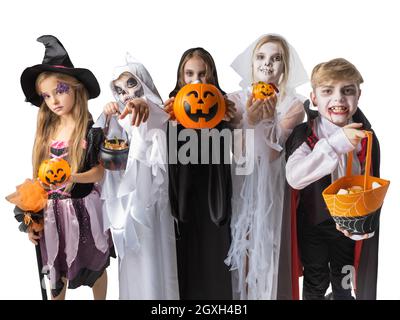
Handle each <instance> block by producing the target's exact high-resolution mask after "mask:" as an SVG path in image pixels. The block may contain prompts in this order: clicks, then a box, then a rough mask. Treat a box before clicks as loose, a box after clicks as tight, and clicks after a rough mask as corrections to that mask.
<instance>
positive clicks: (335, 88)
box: [286, 58, 379, 299]
mask: <svg viewBox="0 0 400 320" xmlns="http://www.w3.org/2000/svg"><path fill="white" fill-rule="evenodd" d="M362 82H363V79H362V77H361V75H360V73H359V72H358V70H357V69H356V68H355V67H354V66H353V65H352V64H351V63H350V62H348V61H346V60H345V59H341V58H339V59H333V60H331V61H328V62H324V63H320V64H319V65H317V66H316V67H315V68H314V70H313V72H312V76H311V83H312V87H313V91H312V93H311V99H312V102H313V104H314V106H317V107H318V112H316V111H313V110H310V109H309V103H305V104H304V105H305V107H306V111H307V115H308V122H307V123H303V124H301V125H299V126H297V127H296V128H295V129H294V131H293V133H292V134H291V136H290V137H289V139H288V141H287V143H286V150H287V157H288V160H287V165H286V177H287V181H288V183H289V184H290V186H291V187H292V188H293V190H292V195H291V198H290V200H289V201H288V207H290V206H291V211H292V221H293V225H292V237H293V238H292V241H291V243H292V254H293V257H292V264H293V265H294V266H295V267H294V268H293V273H292V282H293V298H294V299H296V298H298V296H299V295H298V292H296V290H297V291H298V284H296V282H297V281H298V276H299V272H298V270H299V266H300V264H299V263H298V262H297V257H298V251H297V249H299V251H300V258H301V263H302V265H303V275H304V280H303V299H324V298H325V292H326V290H327V289H328V286H329V284H330V283H331V285H332V297H333V299H353V297H352V295H351V286H350V283H348V284H346V281H343V280H344V277H345V276H348V272H344V271H343V270H344V269H343V267H345V266H347V267H348V266H354V268H355V272H356V274H355V275H356V277H355V280H356V296H357V299H375V298H376V279H377V278H376V276H377V259H378V255H377V251H378V233H379V232H378V230H376V231H375V234H374V233H371V234H366V235H364V236H363V237H362V239H364V240H362V241H353V240H352V239H355V240H358V239H359V237H360V236H357V237H358V238H356V236H352V235H351V234H348V233H347V234H346V233H345V232H343V233H345V235H346V236H345V235H343V234H342V232H340V231H341V230H339V229H338V230H337V227H336V226H335V222H334V221H333V219H332V217H331V216H330V214H329V212H328V209H327V208H326V204H325V202H324V200H323V198H322V191H323V190H324V189H325V188H326V187H327V186H328V185H330V184H331V182H333V181H334V180H336V179H338V178H340V177H342V176H344V175H345V173H346V162H347V154H348V152H351V151H352V152H353V155H354V156H353V166H352V173H353V174H356V175H359V174H360V173H363V170H364V166H365V155H366V137H365V136H366V135H365V133H364V132H363V130H370V131H372V129H371V124H370V123H369V122H368V120H367V119H366V117H365V116H364V115H363V113H362V112H361V110H360V109H359V108H358V99H359V97H360V94H361V90H360V84H361V83H362ZM307 102H308V101H307ZM372 175H373V176H377V177H378V176H379V143H378V140H377V137H376V135H375V134H373V143H372ZM376 217H379V212H378V213H377V215H376ZM296 220H297V222H296ZM296 233H297V237H296ZM371 237H372V238H371ZM368 238H370V239H368ZM297 240H298V243H297ZM297 246H298V247H297ZM355 275H354V274H353V275H352V276H353V279H354V276H355Z"/></svg>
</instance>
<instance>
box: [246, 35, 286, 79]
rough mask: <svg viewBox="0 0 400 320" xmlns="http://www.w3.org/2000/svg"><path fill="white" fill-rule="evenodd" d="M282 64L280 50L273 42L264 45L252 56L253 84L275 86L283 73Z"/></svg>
mask: <svg viewBox="0 0 400 320" xmlns="http://www.w3.org/2000/svg"><path fill="white" fill-rule="evenodd" d="M283 69H284V64H283V57H282V50H281V47H280V45H279V44H277V43H275V42H267V43H264V44H263V45H262V46H261V47H260V48H258V50H256V52H254V56H253V78H254V79H253V80H254V82H258V81H263V82H266V83H269V82H272V83H273V84H275V85H276V86H277V85H278V84H279V79H280V77H281V75H282V73H283Z"/></svg>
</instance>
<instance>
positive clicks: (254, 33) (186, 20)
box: [0, 0, 400, 299]
mask: <svg viewBox="0 0 400 320" xmlns="http://www.w3.org/2000/svg"><path fill="white" fill-rule="evenodd" d="M396 3H398V1H394V0H393V1H389V0H380V1H365V0H364V1H350V0H345V1H341V0H335V1H333V0H331V1H282V0H279V1H267V0H256V1H252V0H241V1H232V0H231V1H229V2H228V1H226V2H224V1H217V0H211V1H209V0H201V1H200V0H198V1H172V0H164V1H162V0H160V1H154V0H153V1H151V0H146V1H134V0H130V1H118V0H114V1H107V2H106V3H104V4H103V3H102V2H100V1H95V2H94V1H82V0H79V1H75V0H69V1H68V0H65V1H17V0H14V1H1V4H0V35H1V39H0V43H1V50H0V88H1V89H0V90H1V107H0V108H1V119H0V121H1V122H2V123H1V125H0V130H1V137H2V142H3V147H1V149H2V150H1V156H0V161H1V164H0V168H1V170H2V173H1V183H0V207H1V211H0V217H1V220H0V221H1V225H2V230H1V232H0V249H1V258H0V259H1V261H0V299H40V292H39V287H38V280H37V271H36V265H35V250H34V248H33V245H32V244H31V243H30V242H28V239H27V236H26V235H25V234H22V233H20V232H18V230H17V222H16V221H15V220H14V218H13V213H12V209H13V206H12V205H11V204H9V203H8V202H6V201H5V200H4V197H5V196H6V195H7V194H9V193H11V192H13V191H14V187H15V186H16V185H17V184H19V183H21V182H23V181H24V179H25V178H28V177H30V176H31V158H30V157H31V151H32V145H33V138H34V132H35V125H36V113H37V108H36V107H33V106H31V105H29V104H28V103H25V102H24V96H23V93H22V90H21V87H20V82H19V78H20V75H21V73H22V71H23V70H24V68H26V67H28V66H32V65H34V64H39V63H41V61H42V58H43V54H44V47H43V45H42V44H40V43H38V42H36V40H35V39H36V38H37V37H39V36H40V35H43V34H53V35H55V36H57V37H58V38H59V39H60V41H61V42H62V43H63V44H64V46H65V48H66V49H67V51H68V52H69V55H70V58H71V60H72V62H73V63H74V64H75V66H76V67H85V68H88V69H90V70H92V71H93V73H94V74H95V75H96V76H97V78H98V80H99V83H100V85H101V87H102V93H101V95H100V97H99V98H97V99H95V100H93V101H90V106H89V107H90V111H91V112H92V114H93V116H94V118H97V116H98V115H99V113H100V112H101V110H102V107H103V105H104V104H105V103H106V102H107V101H109V100H110V99H112V96H111V92H110V90H109V89H108V88H109V87H108V83H109V81H110V79H111V74H112V70H113V68H114V67H115V66H117V65H122V64H124V55H125V52H126V51H130V52H131V53H132V55H133V56H135V57H136V59H138V60H140V61H141V62H142V63H143V64H144V65H145V66H146V67H147V68H148V70H149V71H150V73H151V75H152V77H153V79H154V82H155V84H156V86H157V87H158V89H159V91H160V94H161V95H162V98H163V99H166V98H167V96H168V93H169V92H170V91H171V90H172V89H173V88H174V86H175V81H176V69H177V66H178V62H179V59H180V57H181V54H182V53H183V52H184V51H185V50H186V49H188V48H190V47H194V46H202V47H204V48H205V49H207V50H208V51H210V53H211V54H212V55H213V57H214V59H215V62H216V65H217V69H218V74H219V80H220V84H221V87H222V88H223V89H224V90H225V91H227V92H232V91H235V90H237V89H239V87H238V82H239V77H238V76H237V75H236V74H235V72H234V71H233V70H232V69H231V68H230V66H229V65H230V63H231V62H232V61H233V59H234V58H235V57H236V56H237V55H238V54H239V53H240V52H241V51H242V50H244V49H245V48H246V47H247V46H248V45H249V44H250V43H251V42H252V41H253V40H255V39H256V38H257V37H258V36H260V35H261V34H263V33H269V32H273V33H279V34H282V35H283V36H285V37H286V38H287V39H288V40H289V42H290V43H291V44H292V45H293V46H294V47H295V48H296V49H297V51H298V53H299V55H300V57H301V58H302V60H303V63H304V65H305V67H306V70H307V72H308V73H309V74H310V73H311V70H312V68H313V67H314V65H316V64H317V63H319V62H322V61H326V60H328V59H332V58H336V57H344V58H346V59H348V60H350V61H351V62H353V63H354V64H355V65H356V66H357V68H358V69H359V70H360V72H361V74H362V75H363V77H364V80H365V83H364V84H363V86H362V96H361V99H360V104H359V105H360V106H361V107H362V109H363V111H364V113H365V114H366V115H367V117H368V118H369V120H370V121H371V122H372V124H373V128H374V129H375V131H376V132H377V134H378V136H379V139H380V142H381V152H382V161H381V176H382V177H383V178H386V179H389V180H391V186H390V188H389V192H388V194H387V196H386V200H385V204H384V206H383V211H382V215H381V241H380V264H379V278H378V298H379V299H399V298H400V291H399V290H398V288H399V285H400V279H399V277H398V276H396V275H397V274H398V266H399V264H400V263H399V262H400V258H399V257H400V255H399V253H398V243H399V236H398V235H399V225H400V214H399V212H398V211H399V210H398V208H399V198H400V197H399V196H400V194H399V190H400V189H399V170H398V168H399V166H398V159H396V157H397V155H398V153H397V149H398V145H399V143H398V142H396V141H398V138H397V135H398V132H399V131H398V129H399V127H400V124H399V116H400V113H399V109H400V106H399V96H398V94H399V88H398V87H397V86H398V85H399V84H400V82H399V80H398V78H399V74H400V67H399V58H400V49H399V44H398V43H399V38H398V34H396V32H395V30H400V23H399V12H400V10H399V5H396ZM299 91H300V93H302V94H303V95H306V96H308V94H309V91H310V88H309V85H304V86H302V87H301V88H300V90H299ZM396 163H397V165H396ZM108 271H109V294H108V298H109V299H117V298H118V278H117V277H118V274H117V262H116V261H115V260H113V261H112V265H111V267H110V268H109V269H108ZM140 276H141V275H138V277H140ZM67 298H69V299H91V290H90V289H88V288H79V289H77V290H70V291H68V292H67Z"/></svg>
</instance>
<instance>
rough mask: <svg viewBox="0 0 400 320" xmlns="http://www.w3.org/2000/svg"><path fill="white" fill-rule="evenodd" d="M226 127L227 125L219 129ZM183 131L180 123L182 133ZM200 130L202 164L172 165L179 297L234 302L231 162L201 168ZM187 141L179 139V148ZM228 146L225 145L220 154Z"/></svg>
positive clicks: (198, 131) (169, 170)
mask: <svg viewBox="0 0 400 320" xmlns="http://www.w3.org/2000/svg"><path fill="white" fill-rule="evenodd" d="M226 127H227V125H226V123H225V122H224V121H223V122H221V123H220V124H219V125H218V126H217V127H216V129H218V130H222V129H224V128H226ZM183 129H184V128H183V127H182V126H181V125H179V124H178V128H177V131H178V135H179V132H180V131H181V130H183ZM169 130H171V128H169ZM196 132H197V136H198V143H199V148H198V151H199V162H198V163H199V164H191V163H189V164H181V163H179V161H178V164H171V163H170V164H169V166H168V172H169V198H170V202H171V210H172V215H173V216H174V217H175V219H176V221H177V223H176V225H175V226H176V237H177V240H176V247H177V261H178V279H179V294H180V298H181V299H183V300H187V299H232V285H231V274H230V271H229V268H228V266H226V265H225V263H224V259H225V258H226V255H227V253H228V250H229V246H230V242H231V235H230V226H229V225H230V217H231V211H232V210H231V197H232V181H231V169H230V164H223V163H222V164H200V150H201V143H200V141H201V139H200V130H196ZM222 140H223V139H222ZM185 143H186V142H181V141H178V144H177V145H178V150H179V147H181V146H182V145H183V144H185ZM224 146H225V141H224V142H223V141H221V144H220V148H221V153H220V154H221V155H222V154H223V150H224ZM169 148H171V146H169ZM170 151H171V150H170ZM211 159H212V150H211V139H210V161H211ZM221 162H222V160H221Z"/></svg>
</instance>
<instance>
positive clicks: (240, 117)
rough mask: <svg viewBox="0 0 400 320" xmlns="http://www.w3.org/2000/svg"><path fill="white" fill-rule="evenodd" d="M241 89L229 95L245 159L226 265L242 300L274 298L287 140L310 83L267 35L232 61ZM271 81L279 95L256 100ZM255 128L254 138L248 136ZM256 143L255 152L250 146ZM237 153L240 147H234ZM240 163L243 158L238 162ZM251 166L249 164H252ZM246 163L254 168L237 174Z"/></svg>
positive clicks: (294, 58) (288, 51)
mask: <svg viewBox="0 0 400 320" xmlns="http://www.w3.org/2000/svg"><path fill="white" fill-rule="evenodd" d="M232 68H233V69H234V70H235V71H236V72H237V73H238V74H239V75H240V76H241V77H242V81H241V83H240V85H241V87H242V88H243V90H241V91H238V92H234V93H231V94H229V95H228V97H229V99H231V100H232V101H233V102H234V103H235V104H236V106H237V109H238V113H237V116H236V117H235V120H234V122H235V123H236V127H237V128H241V129H244V130H243V132H242V133H241V134H240V135H239V136H238V135H235V150H237V147H238V146H239V145H242V146H243V149H244V148H245V147H247V149H248V150H245V151H243V153H244V152H246V157H245V159H244V160H243V159H242V160H239V159H238V158H235V159H236V161H237V162H236V166H232V167H233V170H232V179H233V194H235V195H237V196H236V197H233V198H232V210H233V213H232V222H231V229H232V244H231V247H230V249H229V253H228V257H227V259H226V263H227V264H228V265H230V266H231V270H233V278H234V279H235V280H234V288H233V289H234V294H235V295H239V298H240V299H276V298H277V282H278V278H277V274H278V264H279V250H280V240H281V225H282V211H283V198H284V187H285V170H284V169H285V158H284V144H285V141H286V139H287V137H288V136H289V134H290V133H291V131H292V129H293V128H294V127H295V126H296V125H297V124H299V123H301V122H302V121H303V118H304V111H303V107H302V100H303V98H302V97H300V96H298V95H297V94H296V91H295V88H296V87H297V86H299V85H301V84H303V83H305V82H307V75H306V72H305V70H304V68H303V65H302V63H301V61H300V59H299V57H298V55H297V53H296V51H295V50H294V48H293V47H291V46H290V45H289V44H288V43H287V41H286V40H285V39H284V38H282V37H281V36H279V35H273V34H267V35H263V36H261V37H260V38H259V39H257V40H256V41H255V42H253V43H252V44H251V45H250V46H249V47H248V48H247V49H246V50H245V51H244V52H243V53H242V54H240V55H239V56H238V57H237V58H236V59H235V60H234V62H233V63H232ZM258 81H263V82H265V83H273V84H274V85H275V86H276V87H277V88H278V91H279V93H276V94H275V96H273V97H272V98H268V99H265V100H258V99H257V100H256V99H255V98H254V96H253V95H252V87H251V85H252V83H255V82H258ZM250 131H252V132H251V133H254V140H252V139H251V141H249V140H248V139H249V137H246V134H247V133H249V132H250ZM252 145H253V146H254V151H253V150H252V148H251V146H252ZM235 154H236V151H235ZM240 161H241V162H240ZM249 164H251V165H249ZM244 165H246V166H247V167H248V168H254V169H253V171H252V172H247V173H244V174H243V173H239V171H237V170H238V169H239V168H241V167H243V166H244Z"/></svg>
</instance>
